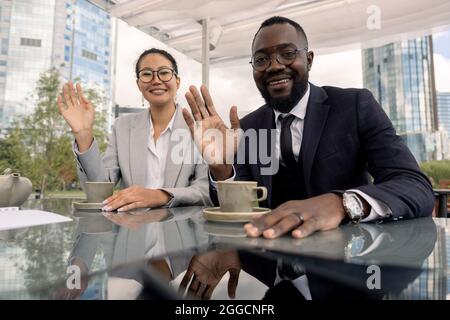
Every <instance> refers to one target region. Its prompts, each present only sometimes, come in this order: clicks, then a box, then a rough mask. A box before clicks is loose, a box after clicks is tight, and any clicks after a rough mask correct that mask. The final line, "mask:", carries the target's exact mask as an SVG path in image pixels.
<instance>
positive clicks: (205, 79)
mask: <svg viewBox="0 0 450 320" xmlns="http://www.w3.org/2000/svg"><path fill="white" fill-rule="evenodd" d="M202 83H203V85H205V86H206V87H208V88H209V18H208V17H207V18H205V19H203V20H202Z"/></svg>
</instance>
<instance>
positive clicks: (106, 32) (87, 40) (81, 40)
mask: <svg viewBox="0 0 450 320" xmlns="http://www.w3.org/2000/svg"><path fill="white" fill-rule="evenodd" d="M111 59H112V26H111V17H110V16H109V14H107V13H106V12H105V11H103V10H101V9H99V8H98V7H96V6H95V5H93V4H91V3H90V2H88V1H87V0H2V1H1V2H0V129H1V128H7V127H8V126H9V125H10V124H11V121H13V119H14V118H15V116H17V115H20V114H27V113H29V112H31V111H32V109H33V102H32V96H33V93H34V89H35V86H36V81H37V80H38V79H39V76H40V75H41V73H43V72H44V71H46V70H48V69H49V68H51V67H56V68H57V69H58V70H60V72H61V76H62V78H63V79H62V81H67V80H70V79H72V80H77V81H80V82H82V83H83V84H84V85H85V86H88V87H90V88H93V89H95V90H96V91H97V92H98V93H99V94H100V95H101V96H103V97H104V98H105V101H111V96H112V86H111ZM109 103H110V102H109ZM103 107H104V108H105V109H106V110H107V111H108V112H109V110H111V106H110V105H106V104H105V105H104V106H103Z"/></svg>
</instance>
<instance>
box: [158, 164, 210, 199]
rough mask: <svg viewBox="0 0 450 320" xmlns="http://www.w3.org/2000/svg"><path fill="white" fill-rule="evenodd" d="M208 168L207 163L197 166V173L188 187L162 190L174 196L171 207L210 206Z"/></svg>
mask: <svg viewBox="0 0 450 320" xmlns="http://www.w3.org/2000/svg"><path fill="white" fill-rule="evenodd" d="M208 180H209V179H208V166H207V165H206V164H205V163H201V164H197V165H196V166H195V172H194V174H193V176H192V177H191V179H190V181H189V186H187V187H177V188H160V189H161V190H164V191H166V192H168V193H169V194H171V195H172V197H173V198H172V200H171V201H170V203H169V207H178V206H183V205H184V206H210V205H211V200H210V199H209V194H208Z"/></svg>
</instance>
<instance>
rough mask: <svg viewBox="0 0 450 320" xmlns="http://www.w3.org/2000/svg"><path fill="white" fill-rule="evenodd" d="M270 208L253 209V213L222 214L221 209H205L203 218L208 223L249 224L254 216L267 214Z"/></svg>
mask: <svg viewBox="0 0 450 320" xmlns="http://www.w3.org/2000/svg"><path fill="white" fill-rule="evenodd" d="M270 211H271V210H270V209H268V208H260V207H253V211H252V212H222V211H220V207H213V208H205V209H203V217H204V218H205V219H206V220H208V221H216V222H248V221H250V220H252V218H253V216H255V215H261V214H267V213H269V212H270Z"/></svg>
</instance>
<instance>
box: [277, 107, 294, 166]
mask: <svg viewBox="0 0 450 320" xmlns="http://www.w3.org/2000/svg"><path fill="white" fill-rule="evenodd" d="M280 117H281V116H280ZM294 119H295V116H294V115H292V114H290V115H287V116H285V117H282V118H281V136H280V150H281V156H282V157H283V161H284V164H285V165H286V167H288V168H295V167H296V166H297V161H296V160H295V157H294V152H293V151H292V134H291V124H292V121H294Z"/></svg>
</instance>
